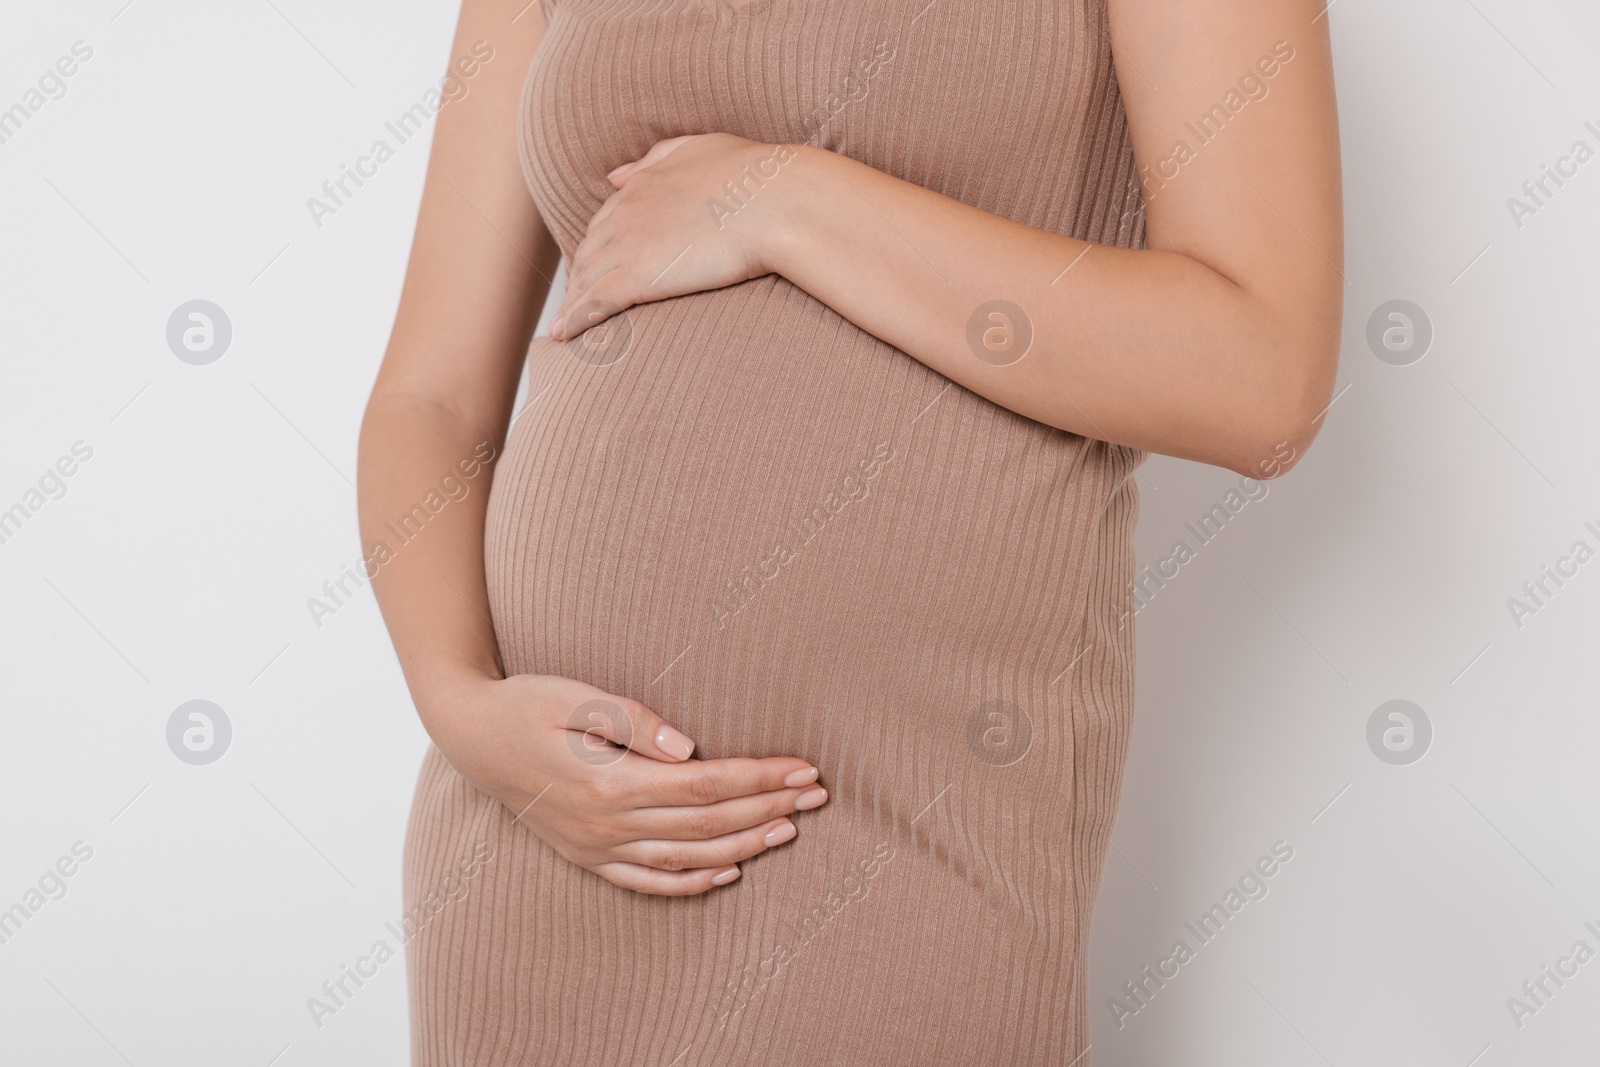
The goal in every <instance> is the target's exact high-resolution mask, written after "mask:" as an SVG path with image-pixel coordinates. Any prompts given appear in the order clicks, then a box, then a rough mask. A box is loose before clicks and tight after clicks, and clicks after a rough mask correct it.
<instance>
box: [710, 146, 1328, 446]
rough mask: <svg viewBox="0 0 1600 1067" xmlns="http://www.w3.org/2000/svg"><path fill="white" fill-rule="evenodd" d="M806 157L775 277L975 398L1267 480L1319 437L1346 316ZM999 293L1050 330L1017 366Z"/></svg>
mask: <svg viewBox="0 0 1600 1067" xmlns="http://www.w3.org/2000/svg"><path fill="white" fill-rule="evenodd" d="M799 152H800V155H799V158H797V159H796V160H795V161H793V162H792V163H790V164H789V165H788V166H789V167H792V168H794V170H793V172H792V173H793V174H794V179H793V181H792V183H791V185H790V187H789V189H788V190H787V191H786V192H785V193H784V194H782V196H781V198H780V199H779V203H778V204H777V205H774V207H775V208H776V212H777V217H776V218H774V221H773V222H772V223H771V224H770V225H771V229H772V232H773V235H774V236H773V240H772V242H771V245H772V251H771V253H770V260H771V262H770V266H771V267H772V269H774V270H775V271H776V272H777V273H779V274H782V275H783V276H784V277H786V278H788V279H789V280H790V281H792V282H794V283H795V284H796V285H798V286H799V287H801V288H802V289H805V290H806V291H807V292H809V293H810V294H811V295H813V296H815V297H816V298H817V299H818V300H820V301H822V302H823V303H825V304H827V305H828V306H830V307H831V308H833V309H834V310H835V311H837V312H839V313H840V314H841V315H843V316H844V317H846V318H848V319H850V320H851V321H852V322H854V323H855V324H856V325H858V326H860V327H861V328H863V329H865V330H867V331H868V332H870V333H872V334H874V335H876V336H878V337H880V338H882V339H883V340H885V341H887V342H889V343H890V344H893V345H895V346H896V347H897V348H900V349H901V350H902V351H905V352H906V353H908V354H909V355H911V356H913V357H915V358H917V359H918V360H920V361H922V362H923V363H926V364H927V365H928V366H930V367H932V368H933V369H934V370H936V371H938V372H939V373H941V374H943V375H945V376H946V377H948V378H950V379H952V380H954V381H956V382H957V383H959V384H961V385H963V386H965V387H966V388H968V389H971V390H973V391H974V392H976V393H978V394H980V395H982V396H985V397H987V398H989V399H991V400H993V401H995V402H996V403H998V404H1000V405H1002V406H1004V407H1007V408H1010V409H1011V410H1013V411H1017V412H1019V413H1021V414H1023V415H1027V416H1028V417H1030V418H1033V419H1036V420H1038V421H1040V422H1044V423H1047V424H1049V425H1052V426H1056V427H1060V428H1062V429H1065V430H1069V431H1072V432H1074V433H1080V434H1084V435H1085V436H1090V437H1096V438H1101V439H1104V440H1108V441H1112V442H1115V443H1118V444H1124V445H1129V446H1132V447H1135V448H1141V449H1147V450H1150V451H1153V452H1160V453H1165V454H1169V455H1175V456H1181V457H1184V458H1189V459H1196V460H1200V461H1202V462H1207V463H1215V464H1218V465H1221V466H1226V467H1231V468H1233V469H1236V470H1245V471H1248V472H1249V473H1254V474H1257V475H1261V474H1267V473H1276V472H1275V471H1271V472H1267V471H1262V470H1260V469H1259V466H1258V462H1259V461H1260V460H1262V459H1265V458H1271V457H1272V456H1273V455H1274V449H1275V448H1276V447H1277V446H1278V444H1279V442H1280V441H1286V442H1287V443H1288V448H1287V449H1284V450H1282V451H1289V452H1291V454H1298V453H1299V452H1301V451H1303V450H1304V447H1305V445H1306V444H1308V443H1309V441H1310V438H1311V436H1313V435H1314V432H1315V427H1314V426H1313V425H1312V423H1313V421H1314V420H1315V417H1316V415H1317V413H1318V412H1319V411H1320V410H1321V407H1322V405H1323V404H1325V403H1326V395H1327V393H1328V392H1329V389H1330V387H1331V381H1332V377H1331V373H1332V367H1333V360H1332V358H1331V357H1332V355H1333V353H1332V351H1330V350H1329V349H1330V348H1331V347H1336V338H1337V336H1338V320H1337V314H1336V313H1334V314H1331V315H1330V314H1321V315H1319V314H1307V313H1306V312H1305V310H1304V309H1302V310H1301V311H1300V312H1299V313H1296V314H1293V315H1285V314H1282V313H1281V312H1280V310H1279V307H1280V304H1281V303H1282V302H1281V301H1276V300H1274V299H1271V298H1270V297H1269V296H1268V295H1262V294H1257V293H1252V292H1251V291H1248V290H1246V289H1245V288H1243V287H1241V286H1240V285H1237V284H1235V283H1234V282H1233V281H1231V280H1230V279H1229V278H1227V277H1224V276H1223V275H1222V274H1221V273H1219V272H1217V271H1216V270H1213V269H1212V268H1211V267H1209V266H1207V265H1205V264H1204V263H1202V262H1200V261H1199V260H1198V259H1195V258H1191V257H1190V256H1188V255H1184V254H1182V253H1179V252H1175V251H1162V250H1131V249H1121V248H1115V247H1108V246H1104V245H1090V244H1088V243H1086V242H1084V241H1079V240H1076V239H1073V238H1068V237H1061V236H1059V235H1056V234H1053V233H1048V232H1046V231H1043V230H1037V229H1033V228H1030V227H1027V226H1024V225H1021V224H1019V223H1015V222H1012V221H1010V220H1007V219H1004V218H1001V217H999V216H996V215H992V214H989V213H987V212H984V211H980V210H978V209H976V208H973V207H970V206H968V205H966V204H964V203H961V202H960V201H957V200H953V199H951V198H948V197H945V196H941V195H939V194H937V193H933V192H930V191H928V190H926V189H923V188H921V187H919V186H916V185H913V184H910V183H907V182H903V181H900V180H899V179H896V178H893V177H890V176H889V175H886V174H883V173H881V172H879V171H876V170H873V169H872V168H870V167H867V166H865V165H863V164H860V163H857V162H855V161H853V160H851V159H849V158H847V157H844V156H840V155H836V154H834V153H830V152H824V151H820V150H816V149H810V148H802V149H800V150H799ZM779 180H780V181H783V180H784V179H783V178H780V179H779ZM768 217H769V218H773V216H768ZM735 224H737V223H735ZM1330 273H1331V271H1330ZM996 299H999V300H1006V301H1009V302H1010V303H1012V304H1014V305H1016V306H1017V307H1018V308H1020V309H1021V310H1022V312H1023V314H1024V315H1025V316H1026V323H1025V324H1021V323H1019V324H1013V325H1018V326H1024V325H1025V326H1026V327H1031V330H1032V341H1031V345H1030V346H1029V347H1028V349H1027V351H1026V354H1025V355H1023V356H1022V358H1021V359H1018V360H1017V361H1016V362H1014V363H1009V364H1006V365H996V363H997V362H1001V361H1003V360H1004V359H1006V358H1009V357H1008V356H1007V355H1006V353H1004V352H1003V351H1002V352H999V353H992V354H991V357H990V358H991V359H992V360H994V361H995V362H986V361H985V359H983V358H980V356H979V355H978V354H977V352H975V351H974V348H973V346H972V344H971V343H970V341H969V324H970V321H971V319H972V317H973V314H974V312H975V311H976V310H977V309H978V308H979V307H980V305H983V304H985V303H986V302H988V301H991V300H996ZM1333 306H1334V308H1335V309H1336V307H1337V300H1334V301H1333ZM1319 348H1320V349H1321V351H1314V350H1318V349H1319ZM1308 353H1309V354H1308Z"/></svg>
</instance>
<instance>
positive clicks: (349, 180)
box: [306, 41, 494, 230]
mask: <svg viewBox="0 0 1600 1067" xmlns="http://www.w3.org/2000/svg"><path fill="white" fill-rule="evenodd" d="M493 58H494V47H493V46H492V45H490V44H489V43H488V42H486V41H478V42H476V43H475V44H473V46H472V51H471V52H470V53H469V54H468V55H464V56H461V57H459V58H458V59H457V60H456V61H455V63H454V64H453V66H452V68H451V71H450V73H449V74H446V75H445V76H444V77H443V78H442V79H440V82H439V87H438V88H437V89H429V90H427V91H426V92H424V93H423V94H422V99H421V100H419V101H417V102H416V103H415V104H412V105H411V106H410V107H409V108H407V109H406V110H405V111H402V112H401V113H400V114H399V115H397V116H396V117H395V118H394V119H393V120H392V121H389V122H385V123H384V124H383V128H384V130H385V131H387V132H388V134H389V136H390V137H393V138H394V142H395V143H394V144H393V145H391V144H390V143H389V140H388V138H386V137H380V138H378V139H377V140H375V141H373V142H372V146H371V147H370V148H368V149H367V154H366V155H364V156H360V157H358V158H357V159H356V161H355V164H354V165H353V166H352V165H351V164H348V163H341V164H339V174H338V176H337V177H333V178H329V179H328V180H327V181H325V182H323V183H322V196H320V197H317V196H310V197H307V198H306V210H307V211H309V212H310V213H311V221H312V223H313V224H314V225H315V226H316V228H317V229H319V230H320V229H322V220H323V219H324V218H326V217H327V216H329V215H337V214H338V213H339V210H340V209H341V208H343V207H344V206H345V205H346V204H348V203H349V202H350V200H351V199H352V198H353V197H354V196H355V195H356V193H357V192H359V191H360V190H361V188H362V187H363V186H365V185H366V184H367V182H368V181H370V180H371V179H373V178H376V177H377V176H378V168H379V167H381V166H383V165H384V164H385V163H387V162H389V161H390V160H391V159H393V158H394V157H395V152H396V149H398V148H399V147H401V146H402V145H404V144H406V143H407V142H408V141H411V140H413V139H414V138H415V137H416V136H417V134H419V133H421V132H422V131H423V130H425V129H427V126H428V122H429V121H430V120H431V119H432V118H433V117H434V116H435V115H437V114H438V113H439V112H440V111H441V110H443V109H444V106H445V105H446V104H450V103H458V102H460V101H462V100H465V99H466V98H467V94H468V93H469V92H470V91H471V86H469V85H468V84H467V82H468V79H470V78H472V77H474V76H475V75H477V73H478V71H479V70H481V69H482V66H483V64H485V63H488V62H489V61H490V60H491V59H493ZM352 184H353V185H354V186H355V188H354V189H352V188H351V185H352Z"/></svg>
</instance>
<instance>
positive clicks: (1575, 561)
mask: <svg viewBox="0 0 1600 1067" xmlns="http://www.w3.org/2000/svg"><path fill="white" fill-rule="evenodd" d="M1583 528H1584V529H1585V530H1587V531H1588V532H1589V533H1590V534H1592V535H1594V538H1595V543H1596V544H1600V526H1596V525H1595V522H1594V520H1589V521H1588V522H1585V523H1584V524H1583ZM1594 558H1595V548H1594V545H1591V544H1590V543H1589V542H1588V540H1587V539H1586V538H1582V537H1580V538H1578V539H1577V540H1576V541H1574V542H1572V547H1571V548H1569V549H1568V550H1567V552H1566V554H1565V555H1562V556H1557V557H1556V561H1555V563H1554V564H1548V563H1541V564H1539V573H1538V575H1537V576H1536V577H1533V578H1529V579H1528V580H1527V581H1525V582H1523V583H1522V596H1520V597H1515V596H1509V597H1506V610H1507V611H1509V612H1511V621H1512V622H1513V623H1515V624H1516V627H1517V629H1519V630H1520V629H1522V628H1523V627H1524V626H1525V625H1527V620H1528V618H1529V617H1530V616H1533V615H1537V614H1539V612H1540V611H1541V610H1543V609H1544V608H1545V607H1548V606H1549V604H1550V600H1551V599H1552V598H1553V597H1554V596H1555V595H1556V593H1558V592H1560V591H1561V589H1562V588H1563V587H1564V586H1565V585H1566V584H1567V582H1569V581H1571V580H1572V579H1574V578H1576V577H1577V576H1578V568H1579V567H1582V566H1583V565H1584V564H1585V563H1588V562H1589V561H1590V560H1591V559H1594Z"/></svg>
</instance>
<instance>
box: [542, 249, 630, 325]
mask: <svg viewBox="0 0 1600 1067" xmlns="http://www.w3.org/2000/svg"><path fill="white" fill-rule="evenodd" d="M619 269H620V268H618V267H616V266H611V267H607V268H605V269H604V270H603V271H602V272H601V273H600V274H599V276H598V277H597V278H596V279H595V281H594V283H593V284H591V285H590V286H589V287H588V288H586V289H584V290H582V291H581V292H578V293H577V294H576V295H573V294H572V293H571V292H569V293H568V295H567V298H566V300H564V301H562V306H561V310H560V311H559V312H558V313H557V315H558V317H557V318H556V319H555V320H554V321H553V322H551V323H550V336H552V337H554V338H555V339H556V340H558V341H571V340H574V339H575V338H577V337H580V336H582V335H583V333H584V332H585V331H586V330H591V329H593V328H594V327H596V326H598V325H600V324H601V323H602V322H605V321H606V320H607V319H609V318H611V317H612V316H613V315H616V314H619V313H620V312H623V311H626V310H627V309H628V308H631V307H632V306H633V299H632V298H631V297H623V296H622V295H621V294H622V293H623V286H622V285H621V283H620V282H619V280H618V273H617V272H618V270H619ZM613 294H616V295H613ZM558 331H559V332H558Z"/></svg>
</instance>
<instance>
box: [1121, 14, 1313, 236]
mask: <svg viewBox="0 0 1600 1067" xmlns="http://www.w3.org/2000/svg"><path fill="white" fill-rule="evenodd" d="M1294 55H1295V52H1294V46H1292V45H1291V44H1289V42H1288V41H1278V42H1276V43H1274V44H1273V46H1272V52H1271V54H1270V55H1265V56H1262V57H1261V58H1260V59H1258V60H1256V62H1255V67H1254V69H1252V70H1249V71H1246V72H1245V73H1244V74H1243V75H1242V76H1241V77H1240V78H1239V80H1238V83H1237V84H1236V85H1234V86H1230V87H1229V89H1228V91H1227V92H1225V93H1223V94H1222V101H1221V102H1220V103H1216V104H1212V105H1211V108H1210V110H1208V111H1206V112H1205V113H1204V114H1202V115H1201V116H1200V117H1199V118H1198V119H1195V120H1192V121H1186V122H1184V124H1183V125H1184V128H1185V129H1186V130H1188V131H1189V132H1190V133H1191V134H1193V135H1194V139H1195V143H1194V144H1193V145H1192V146H1191V145H1190V144H1189V142H1188V141H1187V140H1183V139H1180V140H1178V141H1176V142H1174V143H1173V145H1172V149H1171V151H1169V152H1168V153H1167V155H1166V157H1165V158H1163V159H1159V160H1157V161H1156V162H1155V163H1154V164H1153V165H1150V164H1147V165H1145V166H1142V167H1140V168H1139V173H1140V175H1141V177H1140V179H1139V184H1140V185H1141V186H1142V187H1143V189H1144V202H1145V203H1146V204H1148V203H1149V202H1150V201H1151V200H1152V199H1154V197H1155V195H1156V193H1157V192H1158V191H1160V190H1161V189H1164V188H1165V187H1166V184H1167V182H1170V181H1172V180H1173V179H1174V178H1176V177H1177V176H1178V175H1179V174H1180V173H1181V172H1182V169H1183V167H1184V166H1185V165H1187V164H1189V163H1192V162H1193V161H1194V160H1195V159H1196V158H1197V157H1198V156H1199V152H1200V149H1202V148H1204V147H1205V146H1206V145H1208V144H1210V143H1211V142H1213V141H1215V140H1216V139H1217V138H1218V137H1220V136H1221V135H1222V132H1223V131H1224V130H1225V129H1227V127H1228V123H1230V122H1232V121H1233V119H1234V118H1235V117H1236V116H1237V115H1239V114H1240V113H1241V112H1242V111H1244V109H1245V108H1246V107H1247V106H1248V105H1249V104H1251V103H1253V102H1259V101H1262V100H1265V99H1266V98H1267V94H1268V93H1270V92H1271V91H1272V87H1271V85H1269V84H1268V83H1269V82H1270V81H1271V79H1273V78H1275V77H1277V76H1278V74H1279V73H1280V72H1281V71H1282V70H1283V68H1284V67H1285V66H1287V65H1288V64H1289V63H1290V62H1292V61H1293V60H1294ZM1152 186H1153V188H1152Z"/></svg>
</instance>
